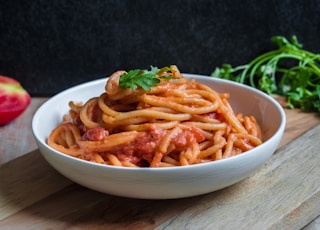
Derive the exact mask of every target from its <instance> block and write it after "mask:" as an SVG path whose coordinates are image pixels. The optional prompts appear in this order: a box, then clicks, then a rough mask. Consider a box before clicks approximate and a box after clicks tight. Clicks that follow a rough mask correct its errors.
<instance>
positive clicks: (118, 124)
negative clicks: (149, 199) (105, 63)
mask: <svg viewBox="0 0 320 230" xmlns="http://www.w3.org/2000/svg"><path fill="white" fill-rule="evenodd" d="M123 73H125V71H117V72H115V73H114V74H112V75H111V76H110V78H109V79H108V81H107V83H106V87H105V92H103V93H102V94H101V95H100V96H97V97H94V98H91V99H89V100H88V101H87V102H85V103H84V104H82V103H76V102H73V101H70V102H69V106H70V111H69V113H68V114H66V115H65V116H64V117H63V121H62V123H61V124H59V125H58V126H57V127H56V128H55V129H54V130H53V131H52V133H51V134H50V136H49V138H48V140H47V143H48V145H50V146H51V147H53V148H54V149H56V150H58V151H60V152H62V153H65V154H68V155H70V156H73V157H77V158H80V159H84V160H88V161H93V162H97V163H101V164H107V165H116V166H125V167H169V166H183V165H192V164H199V163H203V162H209V161H216V160H220V159H223V158H228V157H232V156H235V155H237V154H241V153H243V152H246V151H248V150H250V149H252V148H254V147H256V146H258V145H260V144H261V143H262V136H261V131H260V127H259V125H258V124H257V121H256V119H255V118H254V117H253V116H244V115H243V114H241V113H239V114H235V113H234V112H233V110H232V108H231V106H230V104H229V103H228V97H229V94H228V93H218V92H216V91H214V90H212V89H211V88H209V87H207V86H206V85H204V84H201V83H198V82H196V81H195V80H193V79H191V80H187V79H186V78H185V77H184V76H183V75H182V74H181V73H180V72H179V70H178V69H177V67H176V66H170V70H169V71H165V72H161V75H163V76H170V77H171V78H161V81H160V83H159V84H158V85H157V86H154V87H152V88H151V89H150V90H148V91H145V90H143V89H141V88H137V89H135V90H133V89H130V88H127V89H123V88H121V87H120V86H119V78H120V76H121V75H122V74H123Z"/></svg>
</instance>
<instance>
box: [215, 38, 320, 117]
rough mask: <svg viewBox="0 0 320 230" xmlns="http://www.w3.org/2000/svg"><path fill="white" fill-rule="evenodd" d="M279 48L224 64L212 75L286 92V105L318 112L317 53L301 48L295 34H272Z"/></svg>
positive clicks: (319, 73) (268, 90)
mask: <svg viewBox="0 0 320 230" xmlns="http://www.w3.org/2000/svg"><path fill="white" fill-rule="evenodd" d="M271 41H272V42H273V43H275V44H276V45H277V46H278V48H277V49H275V50H272V51H269V52H266V53H264V54H261V55H259V56H257V57H256V58H254V59H253V60H252V61H251V62H249V63H248V64H246V65H242V66H238V67H232V66H231V65H230V64H223V65H222V67H221V68H216V69H215V70H214V71H213V72H212V74H211V75H212V76H213V77H218V78H224V79H229V80H233V81H236V82H240V83H242V84H247V85H250V86H252V87H254V88H257V89H259V90H262V91H264V92H266V93H268V94H277V95H281V96H285V97H286V99H287V104H288V107H289V108H300V109H302V110H305V111H315V112H320V54H316V53H312V52H309V51H307V50H304V49H302V47H303V45H302V44H301V43H299V42H298V40H297V37H296V36H292V37H291V40H290V41H289V40H287V39H286V38H285V37H282V36H275V37H272V39H271Z"/></svg>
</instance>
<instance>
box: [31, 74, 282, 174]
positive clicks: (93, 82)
mask: <svg viewBox="0 0 320 230" xmlns="http://www.w3.org/2000/svg"><path fill="white" fill-rule="evenodd" d="M182 74H183V75H184V76H185V77H187V78H189V79H190V78H196V79H200V80H208V79H210V80H209V81H213V82H214V81H217V82H223V83H225V84H230V85H234V86H236V87H240V88H244V89H246V90H249V91H251V92H253V93H255V94H257V95H259V96H261V97H263V98H265V99H266V100H269V102H271V104H272V105H273V106H274V107H275V108H276V110H277V112H278V113H279V114H280V124H279V126H278V128H277V130H276V132H275V133H274V134H273V135H272V136H270V137H269V139H267V140H266V141H264V142H263V143H262V144H261V145H259V146H257V147H255V148H253V149H251V150H248V151H246V152H244V153H242V154H239V155H236V156H232V157H229V158H224V159H221V160H217V161H210V162H204V163H199V164H193V165H186V166H175V167H160V168H150V167H137V168H135V167H124V166H114V165H105V164H99V163H95V162H91V161H86V160H82V159H79V158H76V157H73V156H69V155H67V154H64V153H61V152H59V151H57V150H55V149H54V148H52V147H51V146H49V145H48V144H47V143H46V140H45V139H43V138H42V137H41V136H40V134H39V133H38V131H37V120H38V117H39V116H40V115H39V114H40V112H41V111H42V110H43V109H44V108H45V107H46V106H47V105H48V104H50V103H51V102H52V101H54V100H55V99H56V98H59V97H63V96H64V95H65V94H68V93H70V92H72V91H74V90H78V89H79V88H83V87H88V86H90V85H98V84H102V83H103V84H105V83H106V81H107V80H108V77H104V78H98V79H95V80H90V81H87V82H83V83H80V84H77V85H75V86H72V87H69V88H67V89H65V90H62V91H61V92H59V93H57V94H55V95H53V96H52V97H50V98H49V99H48V100H47V101H45V102H44V103H43V104H42V105H40V106H39V108H38V109H37V110H36V112H35V113H34V115H33V118H32V122H31V126H32V132H33V136H34V138H35V139H36V142H37V145H38V147H39V148H40V144H42V145H43V146H45V147H46V148H48V149H49V151H51V152H53V153H54V154H57V155H58V156H59V157H63V158H65V159H66V160H69V161H74V162H77V163H80V164H81V165H85V166H92V167H95V168H103V169H110V170H120V171H129V172H131V171H139V172H141V171H153V172H167V171H177V170H178V171H179V170H187V169H197V168H199V167H200V168H202V167H204V166H207V167H214V166H220V165H221V164H225V163H233V162H234V161H237V160H239V159H242V158H246V157H249V156H250V155H253V154H257V153H256V152H258V151H259V150H260V149H261V148H263V147H264V146H265V145H267V144H268V143H269V142H271V141H274V139H275V138H277V137H279V135H280V139H281V138H282V135H283V132H284V129H285V124H286V115H285V112H284V109H283V108H282V106H281V105H280V104H279V102H277V101H276V100H275V99H274V98H273V97H271V96H270V95H268V94H266V93H265V92H263V91H260V90H258V89H255V88H253V87H251V86H248V85H244V84H241V83H238V82H234V81H231V80H227V79H221V78H214V77H211V76H208V75H201V74H191V73H182ZM40 152H41V154H42V155H44V154H43V153H42V151H41V148H40ZM272 154H273V153H272Z"/></svg>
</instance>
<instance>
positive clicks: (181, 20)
mask: <svg viewBox="0 0 320 230" xmlns="http://www.w3.org/2000/svg"><path fill="white" fill-rule="evenodd" d="M0 4H1V5H0V74H2V75H8V76H11V77H14V78H16V79H18V80H19V81H20V82H21V84H22V85H23V86H24V88H26V89H27V90H28V91H29V93H30V94H31V95H33V96H50V95H53V94H56V93H58V92H60V91H61V90H64V89H66V88H68V87H70V86H74V85H76V84H79V83H82V82H85V81H89V80H93V79H97V78H102V77H105V76H108V75H110V74H111V73H113V72H115V71H116V70H119V69H124V70H130V69H135V68H149V67H150V65H153V66H158V67H162V66H166V65H170V64H176V65H177V66H178V67H179V69H180V71H181V72H187V73H197V74H205V75H210V74H211V72H212V71H213V70H214V68H215V67H218V66H221V65H222V64H223V63H230V64H232V65H233V66H237V65H241V64H245V63H247V62H249V61H250V60H252V59H253V58H254V57H256V56H257V55H258V54H261V53H262V52H265V51H268V50H270V49H272V48H274V47H275V46H274V45H273V44H271V42H270V39H271V37H272V36H275V35H282V36H286V37H288V38H289V37H291V36H292V35H296V36H297V37H298V40H299V41H300V42H301V43H303V45H304V48H305V49H308V50H310V51H313V52H320V41H319V36H320V23H319V22H320V15H319V12H320V1H317V0H309V1H308V0H306V1H297V0H281V1H279V0H270V1H244V0H243V1H230V0H227V1H226V0H221V1H217V0H181V1H178V0H171V1H170V0H169V1H168V0H162V1H161V0H159V1H152V0H149V1H148V0H145V1H144V0H139V1H133V0H131V1H130V0H124V1H120V0H105V1H103V0H79V1H47V0H35V1H32V0H31V1H15V0H11V1H1V3H0Z"/></svg>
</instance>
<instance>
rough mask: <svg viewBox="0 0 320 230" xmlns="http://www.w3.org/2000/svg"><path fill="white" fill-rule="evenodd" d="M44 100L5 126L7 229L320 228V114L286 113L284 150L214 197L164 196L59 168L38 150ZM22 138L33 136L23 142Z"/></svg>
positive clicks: (0, 216)
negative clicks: (146, 196) (34, 123)
mask: <svg viewBox="0 0 320 230" xmlns="http://www.w3.org/2000/svg"><path fill="white" fill-rule="evenodd" d="M44 100H45V99H43V98H38V99H34V100H33V103H32V105H31V107H30V108H29V109H28V111H26V114H24V115H23V116H22V117H21V118H19V119H18V120H16V121H15V122H14V123H11V124H9V125H8V126H4V127H0V135H1V137H2V136H3V135H4V134H5V133H10V134H11V135H13V137H12V138H6V139H5V140H4V139H3V138H0V151H2V152H0V153H1V154H0V165H1V166H0V229H1V230H3V229H15V230H16V229H17V230H19V229H23V230H24V229H259V230H260V229H261V230H263V229H301V228H303V227H305V226H306V227H305V229H306V230H307V229H308V230H309V229H311V227H312V229H313V228H317V227H319V224H317V223H319V221H318V220H320V217H318V218H317V216H319V215H320V191H319V190H320V180H319V178H320V167H318V165H319V162H320V154H319V148H320V142H318V141H317V140H320V119H319V116H317V115H315V114H307V113H302V112H300V111H298V110H285V112H286V116H287V124H286V130H285V134H284V136H283V140H282V142H281V144H280V147H279V149H278V151H277V152H276V153H275V154H274V155H273V156H272V157H271V158H270V159H269V160H268V161H267V162H266V163H265V164H264V165H263V166H262V167H261V168H260V169H259V170H258V171H257V172H256V173H255V174H253V175H252V176H250V177H249V178H247V179H245V180H243V181H241V182H239V183H237V184H235V185H233V186H230V187H228V188H225V189H222V190H220V191H216V192H213V193H210V194H207V195H203V196H198V197H191V198H185V199H177V200H160V201H157V200H138V199H128V198H121V197H115V196H111V195H107V194H102V193H99V192H95V191H92V190H89V189H87V188H84V187H82V186H80V185H77V184H74V183H73V182H71V181H69V180H68V179H66V178H64V177H63V176H61V175H60V174H59V173H57V172H56V171H55V170H54V169H53V168H52V167H51V166H50V165H49V164H48V163H47V162H46V161H45V160H44V159H43V157H42V156H41V154H40V152H39V151H38V150H37V149H35V148H36V146H35V142H34V140H33V139H32V138H33V136H32V132H31V129H30V127H31V119H32V116H33V113H34V111H35V110H36V109H37V108H38V107H39V105H40V104H41V103H42V102H43V101H44ZM20 134H21V136H20ZM31 137H32V138H31ZM19 138H22V139H24V138H26V139H25V140H24V141H22V142H23V144H21V145H19V143H20V142H21V141H20V142H19ZM3 144H5V145H6V146H12V148H7V147H2V146H3ZM16 144H18V146H16ZM8 149H9V150H8ZM31 150H33V151H31ZM3 151H5V152H3ZM312 220H314V221H312ZM311 221H312V222H311ZM308 226H309V227H308Z"/></svg>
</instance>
